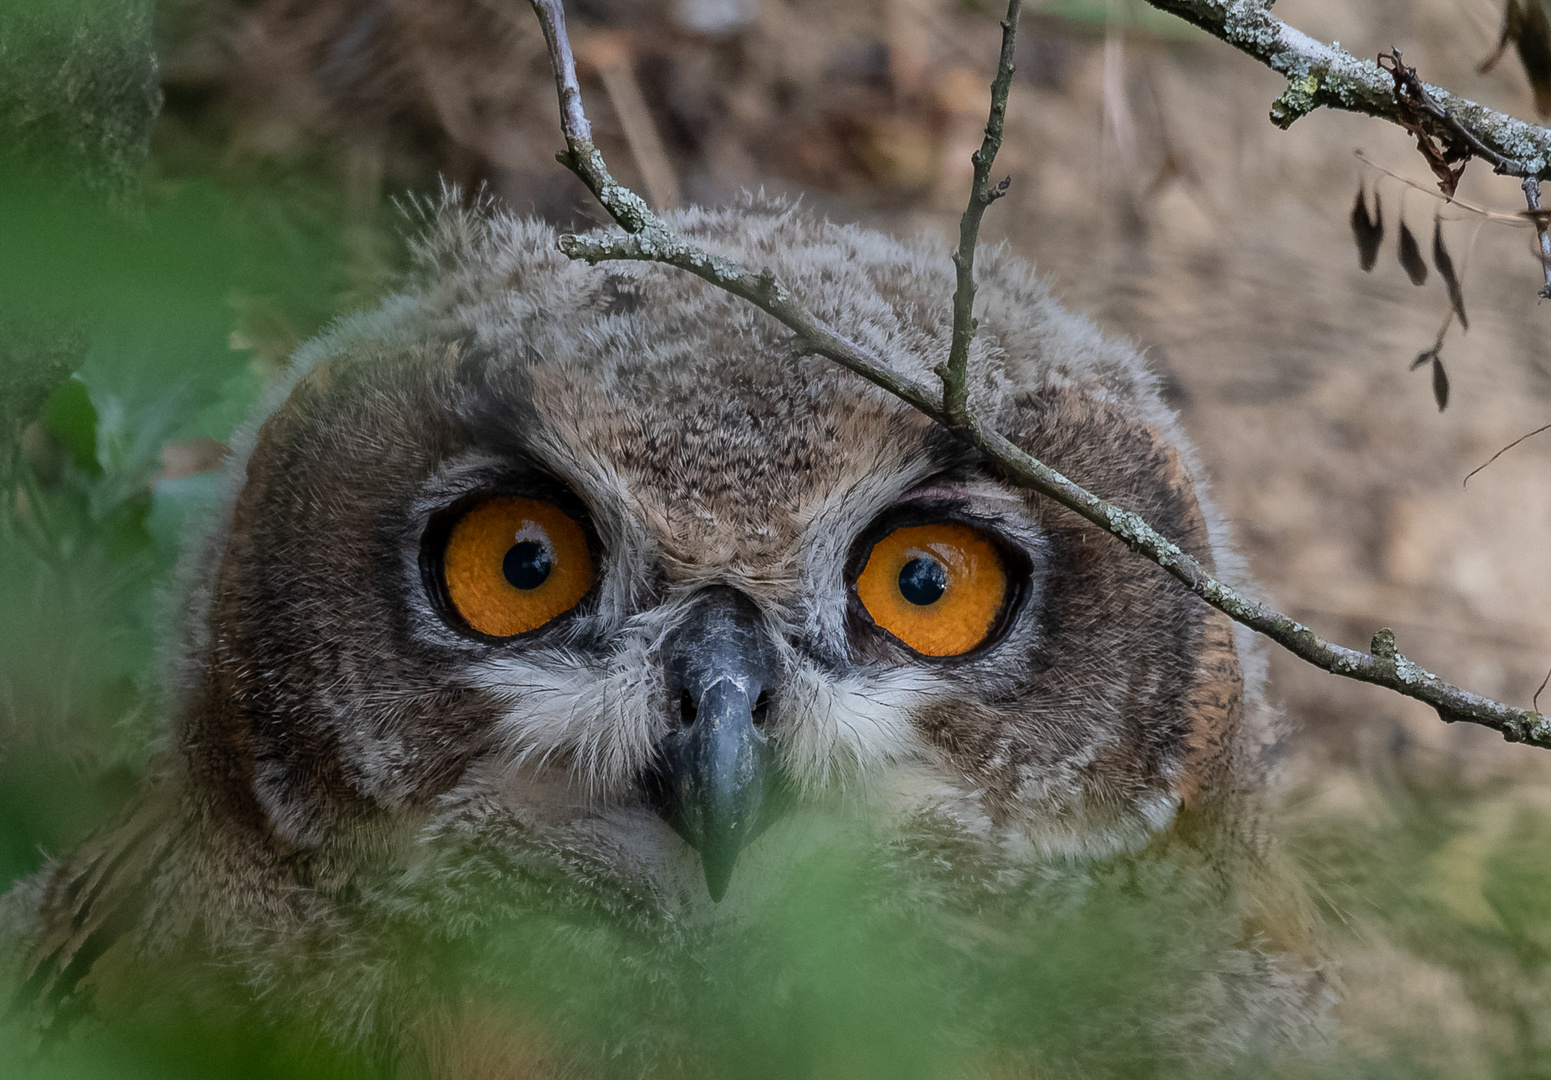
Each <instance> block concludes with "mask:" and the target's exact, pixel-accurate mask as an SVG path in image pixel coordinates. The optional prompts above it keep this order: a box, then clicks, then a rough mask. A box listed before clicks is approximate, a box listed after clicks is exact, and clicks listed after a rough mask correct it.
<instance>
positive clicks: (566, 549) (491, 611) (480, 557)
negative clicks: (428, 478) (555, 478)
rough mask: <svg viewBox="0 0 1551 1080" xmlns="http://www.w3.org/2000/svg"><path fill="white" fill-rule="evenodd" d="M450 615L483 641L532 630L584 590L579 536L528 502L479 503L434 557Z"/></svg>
mask: <svg viewBox="0 0 1551 1080" xmlns="http://www.w3.org/2000/svg"><path fill="white" fill-rule="evenodd" d="M442 572H443V575H444V580H445V581H446V582H447V594H448V596H449V597H450V598H451V599H452V603H453V606H454V607H456V608H457V609H458V614H459V615H461V616H463V618H464V620H465V621H466V622H467V623H468V624H469V625H470V626H472V627H473V628H474V629H475V630H478V631H479V632H480V633H481V634H489V635H490V636H491V637H512V636H514V635H516V634H526V633H527V632H528V631H529V630H537V629H538V628H539V627H541V626H543V625H544V624H545V623H547V622H549V620H551V619H553V618H554V617H555V616H557V615H563V614H565V613H566V612H567V611H570V610H571V609H572V608H573V607H575V606H576V605H577V604H578V603H580V602H581V599H582V597H583V596H586V595H587V590H588V589H590V588H592V579H593V566H592V554H591V553H590V552H589V551H588V550H587V536H586V534H585V533H584V532H583V531H582V527H581V526H580V525H579V524H577V522H576V521H575V519H573V518H572V517H571V516H570V515H569V514H567V513H565V512H564V511H563V510H561V509H560V508H559V507H557V506H555V505H554V504H552V503H547V502H539V501H538V500H536V499H517V498H505V497H503V498H496V499H486V500H485V501H484V502H482V503H479V504H478V505H476V506H474V507H473V508H472V509H470V510H469V511H468V512H467V513H465V514H464V515H463V516H462V517H461V518H459V519H458V522H457V524H455V525H454V526H453V527H452V532H451V533H450V534H449V535H448V537H447V547H446V550H445V552H444V554H443V556H442Z"/></svg>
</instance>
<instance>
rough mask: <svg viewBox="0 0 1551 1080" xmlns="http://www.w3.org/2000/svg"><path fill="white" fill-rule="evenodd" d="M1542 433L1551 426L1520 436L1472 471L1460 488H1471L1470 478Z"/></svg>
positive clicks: (1550, 428) (1545, 425)
mask: <svg viewBox="0 0 1551 1080" xmlns="http://www.w3.org/2000/svg"><path fill="white" fill-rule="evenodd" d="M1542 431H1551V424H1543V425H1541V426H1540V427H1538V428H1536V429H1535V430H1534V431H1531V432H1530V433H1529V434H1527V435H1520V436H1519V437H1518V438H1517V439H1514V440H1513V441H1512V442H1511V443H1509V444H1508V445H1507V446H1505V447H1503V448H1502V449H1501V450H1499V451H1497V453H1495V454H1493V455H1492V456H1491V457H1489V458H1487V459H1486V461H1485V462H1484V463H1483V464H1480V465H1477V466H1476V467H1475V468H1474V469H1471V470H1470V472H1469V473H1468V474H1467V475H1466V476H1465V479H1464V480H1462V481H1460V487H1469V486H1470V478H1471V477H1472V476H1474V475H1476V473H1478V472H1480V471H1481V470H1482V469H1484V468H1486V467H1487V466H1488V465H1490V464H1491V463H1492V462H1494V461H1496V460H1497V459H1498V458H1500V457H1502V456H1503V455H1504V454H1506V453H1507V452H1508V451H1509V450H1512V449H1513V448H1514V447H1515V446H1518V445H1519V444H1520V443H1521V442H1523V441H1524V440H1525V439H1527V438H1529V437H1530V436H1531V435H1539V434H1540V433H1541V432H1542Z"/></svg>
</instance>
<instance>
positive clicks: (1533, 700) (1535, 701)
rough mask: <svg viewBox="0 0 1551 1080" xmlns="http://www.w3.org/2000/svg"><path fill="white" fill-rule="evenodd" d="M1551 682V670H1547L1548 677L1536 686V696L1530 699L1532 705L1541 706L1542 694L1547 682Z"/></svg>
mask: <svg viewBox="0 0 1551 1080" xmlns="http://www.w3.org/2000/svg"><path fill="white" fill-rule="evenodd" d="M1547 683H1551V671H1547V672H1546V677H1545V678H1544V679H1541V680H1540V685H1539V686H1537V687H1536V688H1535V696H1534V697H1532V698H1531V699H1530V707H1531V708H1534V709H1538V708H1540V695H1541V692H1542V691H1544V690H1545V688H1546V684H1547Z"/></svg>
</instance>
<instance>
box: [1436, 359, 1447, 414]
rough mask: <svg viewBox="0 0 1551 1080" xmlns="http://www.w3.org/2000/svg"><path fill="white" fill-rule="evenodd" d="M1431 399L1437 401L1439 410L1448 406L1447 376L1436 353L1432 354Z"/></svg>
mask: <svg viewBox="0 0 1551 1080" xmlns="http://www.w3.org/2000/svg"><path fill="white" fill-rule="evenodd" d="M1433 400H1434V401H1436V402H1437V403H1438V411H1439V412H1442V411H1443V410H1444V409H1447V408H1448V407H1449V376H1448V374H1447V373H1446V372H1445V371H1444V370H1443V361H1442V360H1440V359H1438V357H1437V355H1436V354H1434V355H1433Z"/></svg>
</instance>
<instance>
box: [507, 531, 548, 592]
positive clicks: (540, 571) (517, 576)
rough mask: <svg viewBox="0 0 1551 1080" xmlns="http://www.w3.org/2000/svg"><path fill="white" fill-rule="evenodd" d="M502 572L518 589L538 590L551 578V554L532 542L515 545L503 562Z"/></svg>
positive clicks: (542, 546)
mask: <svg viewBox="0 0 1551 1080" xmlns="http://www.w3.org/2000/svg"><path fill="white" fill-rule="evenodd" d="M501 572H502V573H503V574H505V575H506V580H507V581H509V582H511V583H512V587H513V588H516V589H536V588H538V587H539V586H540V585H542V584H544V582H545V581H546V580H548V578H549V552H548V551H546V550H544V545H543V544H540V543H536V542H535V541H532V540H524V541H522V542H521V543H517V544H513V545H512V547H511V550H510V551H508V552H507V553H506V558H504V559H502V560H501Z"/></svg>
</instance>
